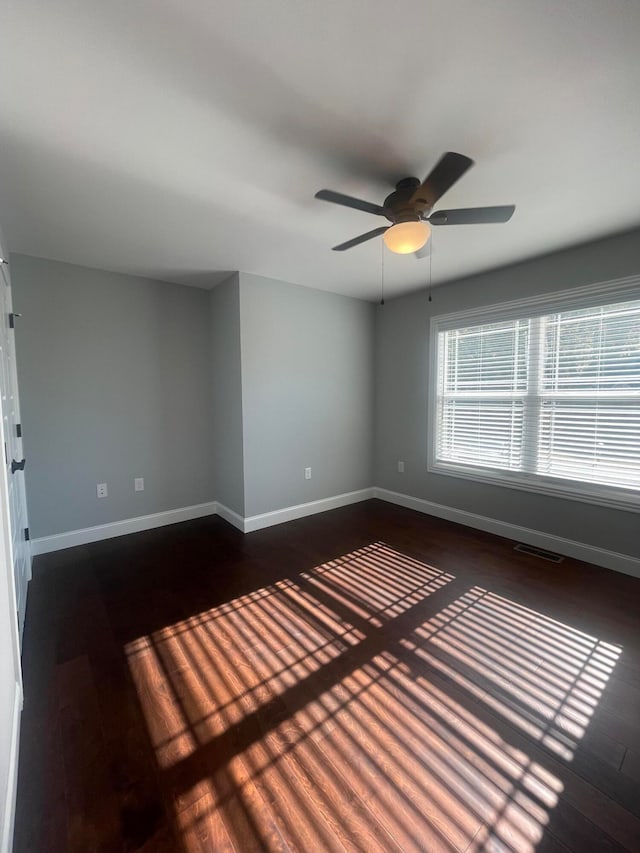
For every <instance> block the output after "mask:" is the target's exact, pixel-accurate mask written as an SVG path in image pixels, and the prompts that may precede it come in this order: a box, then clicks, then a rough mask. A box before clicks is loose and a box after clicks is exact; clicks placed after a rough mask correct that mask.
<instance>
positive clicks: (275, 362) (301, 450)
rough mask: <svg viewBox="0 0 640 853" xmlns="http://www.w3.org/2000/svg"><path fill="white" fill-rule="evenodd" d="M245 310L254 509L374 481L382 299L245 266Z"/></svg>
mask: <svg viewBox="0 0 640 853" xmlns="http://www.w3.org/2000/svg"><path fill="white" fill-rule="evenodd" d="M240 309H241V336H242V401H243V413H244V484H245V515H247V516H251V515H256V514H259V513H262V512H268V511H270V510H274V509H279V508H282V507H286V506H292V505H295V504H300V503H306V502H307V501H313V500H318V499H320V498H326V497H331V496H333V495H338V494H342V493H344V492H350V491H355V490H357V489H362V488H367V487H369V486H371V485H373V483H372V477H371V474H372V465H373V412H374V408H373V391H374V385H373V357H374V307H373V305H371V304H369V303H366V302H361V301H359V300H356V299H350V298H347V297H344V296H337V295H336V294H332V293H326V292H324V291H319V290H312V289H310V288H305V287H296V286H295V285H292V284H285V283H284V282H280V281H274V280H271V279H267V278H262V277H260V276H255V275H247V274H244V273H240ZM305 467H311V469H312V478H311V480H305V479H304V469H305Z"/></svg>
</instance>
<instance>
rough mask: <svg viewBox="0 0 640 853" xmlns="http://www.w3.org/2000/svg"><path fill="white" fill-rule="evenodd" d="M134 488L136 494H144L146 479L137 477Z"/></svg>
mask: <svg viewBox="0 0 640 853" xmlns="http://www.w3.org/2000/svg"><path fill="white" fill-rule="evenodd" d="M133 488H134V490H135V491H136V492H144V477H136V478H135V479H134V481H133Z"/></svg>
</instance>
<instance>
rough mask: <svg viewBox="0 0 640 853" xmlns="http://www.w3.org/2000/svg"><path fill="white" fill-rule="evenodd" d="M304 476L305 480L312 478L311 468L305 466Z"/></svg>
mask: <svg viewBox="0 0 640 853" xmlns="http://www.w3.org/2000/svg"><path fill="white" fill-rule="evenodd" d="M304 478H305V480H310V479H311V468H305V469H304Z"/></svg>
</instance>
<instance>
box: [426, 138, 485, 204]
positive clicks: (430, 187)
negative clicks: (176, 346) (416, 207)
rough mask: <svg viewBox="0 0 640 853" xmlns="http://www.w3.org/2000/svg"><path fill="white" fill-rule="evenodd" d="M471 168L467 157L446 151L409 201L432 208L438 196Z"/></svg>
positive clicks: (471, 163)
mask: <svg viewBox="0 0 640 853" xmlns="http://www.w3.org/2000/svg"><path fill="white" fill-rule="evenodd" d="M472 166H473V160H471V159H469V157H465V156H464V154H456V153H455V152H454V151H447V153H446V154H443V155H442V157H441V158H440V160H439V161H438V162H437V163H436V165H435V166H434V167H433V169H432V170H431V171H430V172H429V174H428V175H427V177H426V178H425V179H424V181H423V182H422V183H421V184H420V186H419V187H418V189H417V190H416V191H415V192H414V194H413V196H412V197H411V201H412V202H424V203H425V205H426V206H427V207H433V205H434V204H435V203H436V202H437V201H438V199H439V198H440V196H442V195H444V194H445V193H446V191H447V190H448V189H450V188H451V187H452V186H453V185H454V184H455V182H456V181H457V180H458V179H459V178H461V177H462V176H463V175H464V173H465V172H466V171H467V169H470V168H471V167H472Z"/></svg>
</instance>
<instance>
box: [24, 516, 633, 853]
mask: <svg viewBox="0 0 640 853" xmlns="http://www.w3.org/2000/svg"><path fill="white" fill-rule="evenodd" d="M513 544H514V543H512V542H509V541H507V540H504V539H499V538H497V537H493V536H490V535H488V534H483V533H479V532H476V531H472V530H469V529H467V528H464V527H459V526H457V525H455V524H451V523H448V522H444V521H439V520H437V519H433V518H429V517H427V516H423V515H419V514H417V513H414V512H411V511H409V510H404V509H401V508H399V507H395V506H392V505H390V504H385V503H382V502H379V501H369V502H367V503H363V504H358V505H355V506H351V507H346V508H344V509H340V510H335V511H333V512H329V513H325V514H324V515H317V516H313V517H310V518H306V519H301V520H299V521H295V522H291V523H289V524H285V525H281V526H279V527H273V528H269V529H267V530H263V531H260V532H256V533H252V534H249V535H247V536H243V535H242V534H241V533H239V532H238V531H236V530H235V529H233V528H232V527H230V526H229V525H227V524H226V523H225V522H224V521H222V520H221V519H219V518H217V517H211V518H206V519H200V520H198V521H194V522H188V523H185V524H181V525H176V526H174V527H167V528H164V529H160V530H155V531H150V532H147V533H141V534H136V535H133V536H127V537H123V538H120V539H113V540H109V541H106V542H101V543H96V544H94V545H89V546H86V547H80V548H75V549H72V550H69V551H66V552H59V553H57V554H50V555H47V556H44V557H39V558H37V560H36V562H35V567H34V578H33V581H32V584H31V588H30V592H29V605H28V612H27V621H26V632H25V642H24V670H25V691H26V695H25V707H24V714H23V721H22V737H21V745H20V757H21V764H20V775H19V783H18V804H17V817H16V834H15V850H16V851H47V853H54V851H134V850H136V851H137V850H139V851H145V853H151V851H174V850H175V851H179V850H186V851H236V853H244V851H252V850H269V851H305V853H307V852H308V853H316V851H325V850H327V851H328V850H331V851H333V850H358V851H367V853H370V851H371V852H372V851H392V850H393V851H411V850H424V851H441V850H442V851H465V850H469V851H478V850H496V851H498V850H499V851H502V850H515V851H530V850H536V851H567V850H574V851H578V853H585V851H595V850H607V851H608V850H634V851H638V850H640V630H639V629H640V620H639V615H638V614H639V612H640V607H639V605H640V581H638V580H635V579H633V578H629V577H625V576H624V575H620V574H616V573H613V572H609V571H605V570H604V569H598V568H595V567H593V566H589V565H586V564H583V563H579V562H577V561H573V560H569V559H567V560H565V561H564V562H563V563H562V564H561V565H555V564H553V563H549V562H545V561H543V560H539V559H536V558H533V557H529V556H526V555H522V554H519V553H517V552H514V551H513Z"/></svg>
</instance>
